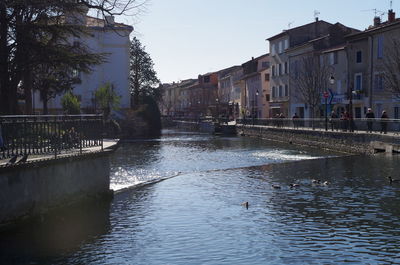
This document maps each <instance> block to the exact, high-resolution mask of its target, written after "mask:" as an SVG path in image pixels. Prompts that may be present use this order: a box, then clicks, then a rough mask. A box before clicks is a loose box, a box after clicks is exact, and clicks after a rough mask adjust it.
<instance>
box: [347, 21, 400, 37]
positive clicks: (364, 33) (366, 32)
mask: <svg viewBox="0 0 400 265" xmlns="http://www.w3.org/2000/svg"><path fill="white" fill-rule="evenodd" d="M399 25H400V19H399V18H398V19H396V20H395V21H394V22H391V23H390V22H384V23H381V24H380V25H378V26H372V27H369V28H368V29H366V30H364V31H361V32H357V33H354V34H349V35H347V36H346V37H347V38H349V39H353V38H354V39H355V38H357V37H363V36H367V35H370V34H373V33H375V32H379V31H381V30H387V29H389V28H391V27H395V26H399Z"/></svg>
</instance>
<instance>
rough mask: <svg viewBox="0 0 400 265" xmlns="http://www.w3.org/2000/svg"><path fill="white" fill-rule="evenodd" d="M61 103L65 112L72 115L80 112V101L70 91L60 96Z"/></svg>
mask: <svg viewBox="0 0 400 265" xmlns="http://www.w3.org/2000/svg"><path fill="white" fill-rule="evenodd" d="M61 105H62V107H63V110H64V112H65V113H66V114H70V115H74V114H80V113H81V103H80V102H79V100H78V98H77V97H76V96H74V95H73V94H72V92H71V91H69V92H67V93H65V94H64V96H63V97H62V98H61Z"/></svg>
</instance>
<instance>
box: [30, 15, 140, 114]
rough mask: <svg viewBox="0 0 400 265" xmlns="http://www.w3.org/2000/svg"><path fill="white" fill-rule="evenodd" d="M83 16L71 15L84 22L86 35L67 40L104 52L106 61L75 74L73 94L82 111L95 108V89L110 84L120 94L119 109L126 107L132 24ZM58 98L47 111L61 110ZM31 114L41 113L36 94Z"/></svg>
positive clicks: (74, 18) (40, 103)
mask: <svg viewBox="0 0 400 265" xmlns="http://www.w3.org/2000/svg"><path fill="white" fill-rule="evenodd" d="M87 11H88V10H87V9H86V10H84V15H82V14H81V15H78V16H77V15H75V16H71V18H72V19H73V21H74V22H75V23H80V24H83V25H86V27H87V28H88V30H89V34H86V35H84V36H80V37H74V38H73V39H71V41H72V42H73V43H74V45H85V46H87V47H88V49H89V50H90V51H91V52H93V53H103V54H106V62H105V63H103V64H100V65H94V66H93V69H92V72H91V73H89V74H85V73H77V74H78V76H79V78H80V80H81V82H80V83H79V84H75V85H74V88H73V91H72V92H73V94H74V95H76V96H77V97H78V99H79V100H80V102H81V109H82V110H83V112H84V113H85V112H86V113H88V112H89V113H90V112H94V111H95V109H98V106H97V104H96V100H95V97H94V94H95V91H96V90H97V89H98V88H99V87H100V86H102V85H104V84H105V83H111V84H112V85H113V88H114V90H115V91H116V92H117V94H118V95H119V96H120V97H121V104H120V108H121V109H127V108H130V104H131V103H130V101H131V96H130V92H129V47H130V39H129V35H130V33H131V32H132V31H133V27H132V26H129V25H125V24H122V23H116V22H115V21H114V17H112V16H109V17H106V18H105V19H99V18H95V17H90V16H87V15H86V14H87ZM61 97H62V96H57V97H56V98H54V99H50V100H49V102H48V110H49V113H62V106H61ZM33 101H34V102H33V108H34V110H35V113H42V108H43V103H42V102H41V100H40V97H39V93H38V92H35V94H34V97H33Z"/></svg>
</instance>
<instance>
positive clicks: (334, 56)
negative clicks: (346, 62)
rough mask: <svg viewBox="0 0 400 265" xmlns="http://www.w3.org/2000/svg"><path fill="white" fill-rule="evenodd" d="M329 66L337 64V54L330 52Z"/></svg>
mask: <svg viewBox="0 0 400 265" xmlns="http://www.w3.org/2000/svg"><path fill="white" fill-rule="evenodd" d="M329 64H330V65H334V64H338V52H331V53H330V54H329Z"/></svg>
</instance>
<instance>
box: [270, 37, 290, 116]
mask: <svg viewBox="0 0 400 265" xmlns="http://www.w3.org/2000/svg"><path fill="white" fill-rule="evenodd" d="M290 42H291V40H290V37H289V35H284V36H282V37H280V38H277V39H274V40H272V41H270V51H271V52H270V55H271V59H270V60H271V61H270V67H271V70H270V71H271V77H270V89H271V97H270V102H271V103H272V104H270V108H271V115H272V117H275V116H276V115H277V114H280V113H283V114H284V115H285V116H286V117H287V116H288V115H289V113H290V110H289V108H288V106H289V96H290V92H289V91H290V88H289V86H290V84H289V83H290V82H289V81H290V80H289V56H288V55H287V53H286V50H287V49H288V48H290ZM285 66H286V71H285ZM279 69H281V70H280V71H279ZM285 89H286V92H287V93H285V92H284V91H285ZM279 90H281V91H283V93H281V94H280V93H279Z"/></svg>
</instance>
